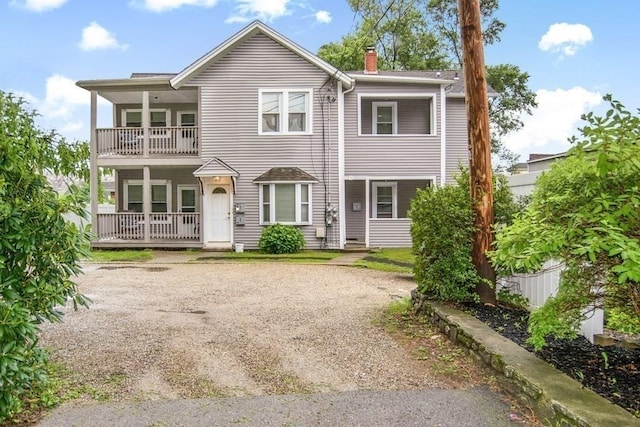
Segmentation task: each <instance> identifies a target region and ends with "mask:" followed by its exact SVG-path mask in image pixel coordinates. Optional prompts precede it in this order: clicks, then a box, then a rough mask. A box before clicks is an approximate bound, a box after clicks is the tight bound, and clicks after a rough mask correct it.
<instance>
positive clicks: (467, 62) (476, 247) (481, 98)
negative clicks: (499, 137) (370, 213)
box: [458, 0, 496, 304]
mask: <svg viewBox="0 0 640 427" xmlns="http://www.w3.org/2000/svg"><path fill="white" fill-rule="evenodd" d="M458 10H459V13H460V32H461V39H462V52H463V65H464V80H465V87H466V105H467V121H468V131H469V151H470V163H469V177H470V179H471V183H470V184H471V185H470V188H471V199H472V201H473V211H474V212H473V213H474V218H475V219H474V225H475V228H476V231H475V233H474V236H473V242H472V246H471V254H472V257H473V264H474V265H475V267H476V270H477V271H478V275H479V276H480V278H481V279H482V281H481V283H479V284H478V286H477V287H476V293H477V294H478V295H479V296H480V302H483V303H490V304H495V303H496V291H495V281H496V276H495V272H494V270H493V266H492V265H491V263H490V262H489V259H488V258H487V256H486V252H487V251H488V250H490V249H491V245H492V243H493V232H492V228H491V227H492V224H493V186H492V179H491V178H492V177H491V134H490V132H489V100H488V96H487V80H486V75H485V66H484V50H483V46H482V26H481V20H480V18H481V15H480V2H479V0H458Z"/></svg>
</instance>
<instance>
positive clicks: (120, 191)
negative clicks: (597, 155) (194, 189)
mask: <svg viewBox="0 0 640 427" xmlns="http://www.w3.org/2000/svg"><path fill="white" fill-rule="evenodd" d="M194 171H195V169H191V168H171V169H168V168H160V169H154V168H151V170H150V171H149V172H150V175H151V179H152V180H153V179H168V180H170V181H171V212H178V185H195V186H198V188H200V184H199V183H198V179H197V178H196V177H194V176H193V172H194ZM131 179H139V180H142V169H120V170H118V183H117V191H116V196H117V198H118V200H117V201H116V203H117V205H116V206H118V208H119V210H124V188H123V185H124V181H125V180H131Z"/></svg>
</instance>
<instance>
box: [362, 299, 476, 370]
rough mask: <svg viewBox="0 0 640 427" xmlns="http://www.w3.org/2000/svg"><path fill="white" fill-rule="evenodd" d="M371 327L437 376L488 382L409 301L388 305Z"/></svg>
mask: <svg viewBox="0 0 640 427" xmlns="http://www.w3.org/2000/svg"><path fill="white" fill-rule="evenodd" d="M372 323H373V324H374V325H375V326H378V327H381V328H383V329H384V330H385V331H386V332H387V333H388V334H389V335H391V336H392V337H393V338H394V339H396V340H397V341H398V342H400V343H401V344H402V345H403V346H405V347H406V348H407V349H408V351H409V352H410V353H411V355H412V357H413V358H414V359H415V360H418V361H421V362H424V363H425V364H427V365H428V366H429V368H430V370H431V372H432V373H433V374H434V375H435V376H438V377H441V378H445V377H446V378H447V379H448V380H454V381H467V380H477V379H480V378H485V376H484V372H481V370H480V369H479V368H478V367H477V366H476V365H475V364H474V362H473V360H472V359H471V358H470V357H469V356H468V355H467V354H466V353H465V352H464V350H462V349H461V348H459V347H457V346H456V345H454V344H452V343H451V342H450V341H449V340H448V339H447V338H446V337H445V336H444V335H442V334H441V333H440V332H439V331H438V329H437V328H436V327H435V326H433V325H432V324H431V323H430V322H429V320H428V319H427V318H426V317H425V316H420V315H418V314H416V313H415V311H414V310H413V307H412V305H411V300H410V299H409V298H403V299H401V300H398V301H394V302H392V303H391V304H389V305H388V306H387V307H386V308H385V309H384V310H383V311H382V312H381V313H379V314H378V315H377V316H376V317H375V318H374V319H373V322H372Z"/></svg>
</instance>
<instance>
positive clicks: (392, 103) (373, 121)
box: [371, 101, 398, 135]
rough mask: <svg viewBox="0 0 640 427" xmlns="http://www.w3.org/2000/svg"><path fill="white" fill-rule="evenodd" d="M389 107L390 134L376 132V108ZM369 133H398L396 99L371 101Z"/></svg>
mask: <svg viewBox="0 0 640 427" xmlns="http://www.w3.org/2000/svg"><path fill="white" fill-rule="evenodd" d="M379 107H391V134H388V133H378V108H379ZM371 116H372V117H371V134H372V135H395V134H397V133H398V103H397V102H396V101H373V102H371Z"/></svg>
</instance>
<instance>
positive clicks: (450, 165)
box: [445, 98, 469, 184]
mask: <svg viewBox="0 0 640 427" xmlns="http://www.w3.org/2000/svg"><path fill="white" fill-rule="evenodd" d="M465 108H466V107H465V103H464V99H463V98H447V108H446V110H447V150H446V151H447V161H446V176H445V179H446V183H447V184H452V183H453V182H454V181H453V177H454V175H457V174H458V173H459V168H458V165H459V164H462V166H464V167H468V166H469V144H468V143H467V141H468V138H469V137H468V135H467V113H466V110H465Z"/></svg>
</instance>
